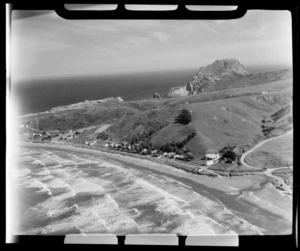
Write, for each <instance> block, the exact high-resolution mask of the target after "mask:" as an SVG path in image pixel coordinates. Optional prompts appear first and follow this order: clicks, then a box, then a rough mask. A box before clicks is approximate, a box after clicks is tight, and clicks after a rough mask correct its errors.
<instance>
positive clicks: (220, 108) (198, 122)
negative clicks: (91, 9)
mask: <svg viewBox="0 0 300 251" xmlns="http://www.w3.org/2000/svg"><path fill="white" fill-rule="evenodd" d="M222 62H223V61H222ZM222 65H223V66H224V67H225V68H224V69H223V70H222V69H221V68H222ZM236 67H237V68H236ZM208 68H209V67H207V68H205V69H208ZM200 69H201V68H200ZM236 71H237V72H239V73H240V74H237V73H236ZM202 72H205V71H204V68H202ZM216 72H217V74H216V75H215V76H213V73H214V71H208V73H207V72H205V74H204V75H205V76H206V77H207V76H208V75H209V77H210V78H211V79H214V81H213V82H211V83H210V84H209V86H208V87H207V90H206V92H202V93H197V94H194V95H187V96H176V97H173V98H159V99H156V98H154V99H149V100H139V101H132V102H127V101H124V102H119V101H117V100H112V101H110V102H105V103H100V104H95V105H92V106H89V107H84V108H81V109H80V108H77V109H70V110H64V111H58V112H52V113H44V114H39V115H36V116H31V117H25V118H23V121H22V123H28V124H29V125H30V126H31V127H34V128H36V129H40V130H46V131H47V130H55V129H58V130H61V131H64V130H68V129H72V130H76V129H80V128H87V127H90V126H92V129H87V130H86V131H85V133H82V134H81V135H79V138H78V139H76V140H70V141H71V142H76V141H77V142H83V140H84V139H89V140H92V139H94V140H97V141H98V142H99V144H104V143H106V142H119V141H128V142H139V141H146V142H148V143H151V144H152V145H156V146H161V145H164V144H166V143H168V142H172V141H173V142H182V141H184V140H185V139H187V138H188V139H189V141H188V142H186V148H188V149H189V150H190V151H191V152H192V153H193V154H194V156H195V157H196V159H199V158H202V156H203V155H204V154H205V153H207V152H209V151H218V150H220V149H222V148H223V147H225V146H236V148H235V150H236V151H237V152H239V153H240V152H243V151H245V149H248V148H250V147H251V146H252V145H253V144H255V143H256V142H257V141H259V140H261V139H263V138H265V137H268V135H266V133H265V131H266V130H264V128H266V127H269V128H271V129H270V132H269V133H270V135H269V136H271V135H272V133H273V134H274V135H276V133H277V134H280V133H282V132H284V131H286V130H288V129H290V128H291V126H292V115H291V105H290V104H291V102H292V76H291V71H289V70H280V71H275V72H269V73H262V74H257V75H254V74H249V73H248V72H246V71H245V70H244V69H243V68H241V67H240V64H239V63H238V62H236V61H234V64H233V65H229V66H228V65H226V64H223V63H220V62H219V63H218V67H217V71H216ZM224 72H225V74H224ZM228 72H229V73H228ZM232 72H233V73H232ZM220 77H221V78H222V79H223V82H222V81H221V80H218V79H219V78H220ZM226 81H227V82H226ZM183 109H187V110H189V111H190V112H191V114H192V121H191V122H190V123H189V124H187V125H182V124H178V123H174V119H175V117H176V116H178V114H180V112H181V111H182V110H183ZM262 121H264V122H262ZM103 125H110V126H107V127H105V128H106V130H104V131H103V132H101V133H102V134H101V135H100V136H101V137H97V133H95V132H96V131H97V129H98V128H101V126H103ZM191 134H193V137H189V135H191ZM194 134H195V135H194ZM102 136H103V137H102ZM184 142H185V141H184Z"/></svg>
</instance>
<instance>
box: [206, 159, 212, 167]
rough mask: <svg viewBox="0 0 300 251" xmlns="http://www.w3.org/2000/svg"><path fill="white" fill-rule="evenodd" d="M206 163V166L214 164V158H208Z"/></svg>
mask: <svg viewBox="0 0 300 251" xmlns="http://www.w3.org/2000/svg"><path fill="white" fill-rule="evenodd" d="M205 164H206V166H211V165H213V164H214V162H213V161H212V160H207V161H206V163H205Z"/></svg>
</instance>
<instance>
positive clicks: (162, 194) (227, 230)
mask: <svg viewBox="0 0 300 251" xmlns="http://www.w3.org/2000/svg"><path fill="white" fill-rule="evenodd" d="M16 171H17V172H16V173H17V176H16V177H17V178H16V180H15V182H14V186H15V187H16V189H17V191H18V198H17V197H15V199H18V201H19V203H20V207H19V211H20V217H19V219H20V220H19V226H18V230H16V234H25V235H27V234H29V235H39V234H47V235H53V234H56V235H57V234H58V235H60V234H61V235H65V234H71V233H114V234H118V235H125V234H129V233H175V234H179V235H203V234H239V235H261V234H284V233H288V232H289V231H290V229H291V226H290V223H288V222H287V221H285V220H284V219H281V218H280V217H279V216H277V215H274V214H272V213H270V212H268V211H266V210H264V209H261V208H259V207H257V206H256V205H254V204H251V203H249V202H247V201H246V200H243V199H242V198H241V196H239V195H232V194H226V193H224V192H222V191H220V190H216V189H212V188H208V187H206V186H204V185H201V184H198V183H195V182H193V181H191V180H188V179H184V178H179V177H175V176H172V175H171V174H170V175H169V174H166V173H161V172H159V171H155V170H152V169H147V168H145V167H142V166H135V165H133V164H128V163H123V162H121V161H115V160H111V159H109V158H106V157H103V156H100V155H99V154H97V153H86V152H73V151H71V150H61V149H55V148H44V147H36V146H26V147H23V148H22V154H21V155H18V165H17V167H16Z"/></svg>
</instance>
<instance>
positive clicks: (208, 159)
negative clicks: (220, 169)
mask: <svg viewBox="0 0 300 251" xmlns="http://www.w3.org/2000/svg"><path fill="white" fill-rule="evenodd" d="M220 158H221V156H220V154H219V153H207V154H206V155H205V157H204V160H205V165H206V166H211V165H213V164H216V163H218V162H219V159H220Z"/></svg>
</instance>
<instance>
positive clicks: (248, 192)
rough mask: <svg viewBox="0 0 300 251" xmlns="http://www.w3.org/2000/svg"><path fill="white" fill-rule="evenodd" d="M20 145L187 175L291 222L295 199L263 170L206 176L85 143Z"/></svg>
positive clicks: (191, 179)
mask: <svg viewBox="0 0 300 251" xmlns="http://www.w3.org/2000/svg"><path fill="white" fill-rule="evenodd" d="M17 146H18V147H26V146H27V147H44V148H54V149H60V150H66V151H75V152H81V153H87V154H98V155H99V156H102V157H104V158H109V159H111V160H113V161H116V162H120V163H122V162H123V163H124V162H125V163H127V164H132V165H135V166H137V167H138V166H141V167H144V168H147V169H152V170H154V171H158V172H161V173H165V174H169V175H172V176H175V177H177V178H184V179H188V180H190V181H193V182H196V183H198V184H201V185H204V186H206V187H208V188H212V189H216V190H219V191H222V192H224V193H227V194H228V195H233V196H237V199H241V200H245V201H247V202H250V203H252V204H255V205H257V206H258V207H260V208H263V209H265V210H267V211H269V212H271V213H274V214H277V215H280V216H281V217H282V218H284V219H285V220H288V221H290V222H291V221H292V198H290V197H286V196H284V195H283V194H282V193H281V192H280V191H278V190H277V189H276V188H275V187H274V186H273V185H271V183H270V180H271V179H270V177H268V176H266V175H264V174H263V173H257V174H252V175H243V176H232V177H224V176H219V177H216V178H214V177H209V176H206V175H195V174H192V173H189V172H187V171H184V170H181V169H179V168H176V167H173V166H171V165H166V164H162V163H158V162H154V161H151V160H149V159H146V158H138V157H131V156H128V155H125V154H124V155H122V154H119V153H109V152H104V151H101V150H98V149H95V148H94V149H92V148H87V147H82V146H73V145H66V144H61V145H59V144H51V143H32V142H19V143H18V144H17Z"/></svg>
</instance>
